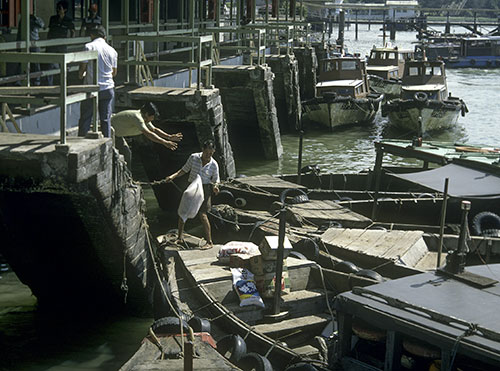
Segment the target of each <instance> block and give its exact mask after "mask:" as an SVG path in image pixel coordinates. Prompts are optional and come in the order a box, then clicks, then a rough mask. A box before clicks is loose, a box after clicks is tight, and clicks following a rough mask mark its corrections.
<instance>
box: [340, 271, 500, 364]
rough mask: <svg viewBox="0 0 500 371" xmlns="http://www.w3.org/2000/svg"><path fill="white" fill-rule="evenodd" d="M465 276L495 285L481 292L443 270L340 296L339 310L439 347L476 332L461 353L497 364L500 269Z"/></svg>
mask: <svg viewBox="0 0 500 371" xmlns="http://www.w3.org/2000/svg"><path fill="white" fill-rule="evenodd" d="M466 271H467V272H470V273H472V274H474V275H477V276H476V277H478V276H479V277H480V276H483V277H485V279H488V280H490V282H493V284H492V285H491V286H490V287H487V288H483V289H480V288H478V287H477V286H473V285H468V284H465V283H463V282H461V281H459V279H453V278H449V277H447V276H443V275H442V274H440V272H439V271H433V272H426V273H421V274H416V275H411V276H408V277H404V278H400V279H395V280H388V281H385V282H383V283H379V284H375V285H371V286H369V287H364V288H358V287H357V288H354V289H353V290H352V291H351V292H347V293H342V294H339V295H338V296H337V298H336V300H335V302H334V305H335V309H336V310H337V312H342V313H349V314H352V313H355V314H356V317H357V318H360V319H362V320H364V321H366V322H370V321H376V322H377V327H379V328H382V329H385V328H392V329H394V328H396V329H398V332H401V333H402V334H403V336H404V335H411V336H415V337H416V338H417V339H426V341H427V342H429V343H430V344H431V345H434V346H438V347H441V346H442V345H443V344H452V343H453V341H454V340H455V339H457V337H460V336H462V334H463V333H464V331H465V330H466V329H467V328H469V327H470V328H472V327H473V328H476V329H478V330H475V331H474V332H473V334H472V335H471V336H466V337H464V338H463V339H462V340H461V346H460V350H459V351H458V352H459V353H460V354H462V355H465V356H470V357H471V358H472V359H480V360H488V361H489V362H490V363H491V364H495V365H498V362H499V361H500V341H499V340H498V339H499V338H500V321H499V315H498V306H499V305H500V284H499V283H498V281H497V280H498V277H500V264H488V265H487V264H483V265H476V266H470V267H467V268H466ZM495 282H496V283H495ZM478 303H481V305H478ZM449 339H452V340H449ZM446 341H448V342H449V343H446ZM465 343H466V345H464V344H465ZM447 346H448V345H447Z"/></svg>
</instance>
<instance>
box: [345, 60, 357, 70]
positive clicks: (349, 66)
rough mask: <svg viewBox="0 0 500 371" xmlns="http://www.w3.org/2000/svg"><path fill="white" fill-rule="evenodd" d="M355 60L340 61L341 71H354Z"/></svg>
mask: <svg viewBox="0 0 500 371" xmlns="http://www.w3.org/2000/svg"><path fill="white" fill-rule="evenodd" d="M356 69H357V68H356V61H342V70H343V71H354V70H356Z"/></svg>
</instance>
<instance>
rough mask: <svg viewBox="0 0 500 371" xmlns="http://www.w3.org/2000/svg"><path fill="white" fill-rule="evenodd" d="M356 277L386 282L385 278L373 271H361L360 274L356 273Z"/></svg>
mask: <svg viewBox="0 0 500 371" xmlns="http://www.w3.org/2000/svg"><path fill="white" fill-rule="evenodd" d="M355 275H356V276H358V277H364V278H371V279H372V280H375V281H377V282H383V281H384V278H383V277H382V276H381V275H380V274H378V273H377V272H375V271H372V270H371V269H361V270H360V271H359V272H356V273H355Z"/></svg>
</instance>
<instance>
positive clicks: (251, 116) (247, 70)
mask: <svg viewBox="0 0 500 371" xmlns="http://www.w3.org/2000/svg"><path fill="white" fill-rule="evenodd" d="M212 73H213V81H214V84H215V86H216V87H217V88H219V90H220V93H221V96H222V103H223V106H224V112H225V114H226V118H227V121H228V127H229V136H230V139H231V144H232V145H233V148H235V151H237V152H236V155H237V156H247V157H248V156H252V157H254V158H259V157H260V158H262V157H263V158H265V159H269V160H275V159H278V158H279V157H281V155H282V153H283V147H282V146H281V138H280V132H279V125H278V117H277V113H276V104H275V99H274V93H273V78H274V74H273V73H272V71H271V68H270V67H267V66H241V65H239V66H216V67H214V68H213V69H212Z"/></svg>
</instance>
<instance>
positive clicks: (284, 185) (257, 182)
mask: <svg viewBox="0 0 500 371" xmlns="http://www.w3.org/2000/svg"><path fill="white" fill-rule="evenodd" d="M234 182H235V183H237V184H238V183H239V184H243V185H248V186H250V187H256V188H261V189H282V190H285V189H288V188H292V189H302V190H307V188H306V187H304V186H302V185H300V184H296V183H292V182H289V181H287V180H283V179H280V178H278V177H275V176H272V175H255V176H249V177H244V178H237V179H235V180H234Z"/></svg>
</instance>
